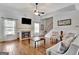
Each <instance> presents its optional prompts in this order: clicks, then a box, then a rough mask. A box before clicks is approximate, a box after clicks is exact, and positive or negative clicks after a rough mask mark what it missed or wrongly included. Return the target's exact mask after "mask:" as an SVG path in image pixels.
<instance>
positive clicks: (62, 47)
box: [58, 37, 73, 54]
mask: <svg viewBox="0 0 79 59" xmlns="http://www.w3.org/2000/svg"><path fill="white" fill-rule="evenodd" d="M72 40H73V37H69V38H68V39H66V40H63V41H61V44H60V46H59V48H58V52H59V53H61V54H63V53H65V52H66V51H67V49H68V48H69V46H70V44H71V42H72Z"/></svg>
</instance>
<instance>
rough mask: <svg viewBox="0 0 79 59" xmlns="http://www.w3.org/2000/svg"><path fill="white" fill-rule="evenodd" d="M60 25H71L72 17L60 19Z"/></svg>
mask: <svg viewBox="0 0 79 59" xmlns="http://www.w3.org/2000/svg"><path fill="white" fill-rule="evenodd" d="M57 24H58V26H65V25H71V19H65V20H58V23H57Z"/></svg>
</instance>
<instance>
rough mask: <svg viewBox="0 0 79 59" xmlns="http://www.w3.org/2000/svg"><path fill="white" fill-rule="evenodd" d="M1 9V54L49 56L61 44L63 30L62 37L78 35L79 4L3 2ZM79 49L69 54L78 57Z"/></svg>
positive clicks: (76, 42) (76, 43)
mask: <svg viewBox="0 0 79 59" xmlns="http://www.w3.org/2000/svg"><path fill="white" fill-rule="evenodd" d="M0 6H1V7H0V52H1V54H8V55H47V54H48V55H50V53H49V51H51V50H50V49H53V48H51V47H55V46H56V45H57V44H59V43H60V42H61V41H62V40H60V36H61V33H60V32H61V31H63V37H64V36H65V35H71V36H73V35H74V36H75V37H77V36H78V34H79V33H78V32H79V23H78V22H79V20H78V19H79V16H78V15H79V4H78V3H76V4H75V3H2V4H0ZM37 11H39V12H37ZM35 13H38V14H35ZM53 35H55V36H56V37H53ZM70 38H71V37H70ZM77 39H78V38H77ZM78 42H79V40H75V42H74V44H75V45H77V46H78V45H79V43H78ZM78 49H79V48H78V47H77V50H76V49H75V50H76V51H75V53H74V52H73V53H71V52H70V51H69V52H70V54H69V53H68V54H67V55H74V54H77V52H78ZM71 51H72V50H71ZM53 54H54V53H52V54H51V55H53ZM55 54H57V53H55ZM61 54H62V53H61Z"/></svg>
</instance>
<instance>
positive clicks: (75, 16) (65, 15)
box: [42, 9, 79, 37]
mask: <svg viewBox="0 0 79 59" xmlns="http://www.w3.org/2000/svg"><path fill="white" fill-rule="evenodd" d="M51 16H52V17H53V20H52V21H53V29H52V30H51V31H50V32H49V33H48V34H46V37H49V36H50V35H51V32H52V31H58V32H60V31H61V30H62V31H64V32H65V33H66V32H76V33H79V11H78V10H75V9H74V10H72V11H64V12H63V11H57V12H54V13H51V14H48V15H45V16H43V17H42V18H43V19H44V18H48V17H51ZM64 19H71V20H72V21H71V22H72V24H71V25H68V26H58V25H57V21H58V20H64Z"/></svg>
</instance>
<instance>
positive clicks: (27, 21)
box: [22, 18, 31, 25]
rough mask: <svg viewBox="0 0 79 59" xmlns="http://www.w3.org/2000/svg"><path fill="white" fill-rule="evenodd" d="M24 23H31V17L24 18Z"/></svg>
mask: <svg viewBox="0 0 79 59" xmlns="http://www.w3.org/2000/svg"><path fill="white" fill-rule="evenodd" d="M22 24H29V25H31V19H29V18H22Z"/></svg>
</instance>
